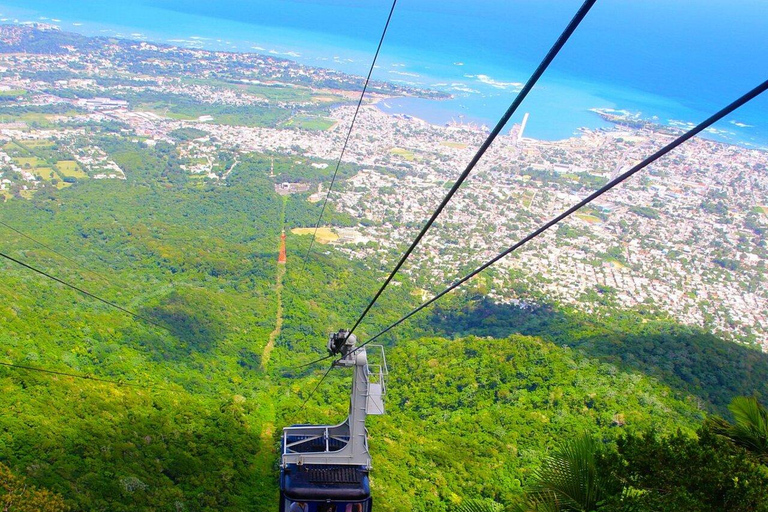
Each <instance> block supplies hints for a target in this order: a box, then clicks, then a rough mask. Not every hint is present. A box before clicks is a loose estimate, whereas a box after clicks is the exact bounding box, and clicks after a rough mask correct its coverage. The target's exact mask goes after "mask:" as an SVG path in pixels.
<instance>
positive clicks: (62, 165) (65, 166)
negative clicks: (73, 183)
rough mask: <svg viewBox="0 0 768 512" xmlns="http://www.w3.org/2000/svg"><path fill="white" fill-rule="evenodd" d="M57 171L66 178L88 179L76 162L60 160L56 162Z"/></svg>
mask: <svg viewBox="0 0 768 512" xmlns="http://www.w3.org/2000/svg"><path fill="white" fill-rule="evenodd" d="M56 171H57V172H58V173H59V174H60V175H61V176H62V177H65V178H66V177H72V178H77V179H83V178H87V177H88V175H87V174H85V173H84V172H83V170H82V169H81V168H80V165H78V163H77V162H75V161H74V160H59V161H58V162H56Z"/></svg>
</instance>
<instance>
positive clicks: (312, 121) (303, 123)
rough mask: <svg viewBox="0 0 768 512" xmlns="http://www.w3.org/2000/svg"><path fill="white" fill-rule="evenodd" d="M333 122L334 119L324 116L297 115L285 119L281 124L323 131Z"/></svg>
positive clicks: (334, 122)
mask: <svg viewBox="0 0 768 512" xmlns="http://www.w3.org/2000/svg"><path fill="white" fill-rule="evenodd" d="M334 124H336V121H334V120H332V119H327V118H325V117H312V116H297V117H292V118H291V119H289V120H288V121H286V122H285V124H283V126H285V127H294V128H300V129H302V130H312V131H325V130H328V129H329V128H330V127H331V126H333V125H334Z"/></svg>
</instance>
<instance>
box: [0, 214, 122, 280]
mask: <svg viewBox="0 0 768 512" xmlns="http://www.w3.org/2000/svg"><path fill="white" fill-rule="evenodd" d="M0 225H1V226H4V227H6V228H7V229H10V230H11V231H13V232H15V233H17V234H19V235H21V236H23V237H24V238H26V239H27V240H31V241H32V242H34V243H36V244H37V245H39V246H40V247H42V248H44V249H47V250H48V251H50V252H52V253H53V254H55V255H57V256H59V257H60V258H64V259H65V260H67V261H69V262H70V263H72V264H74V265H75V266H76V267H77V268H82V265H81V264H80V263H79V262H77V261H75V260H74V259H72V258H70V257H69V256H66V255H64V254H61V253H60V252H59V251H57V250H56V249H54V248H53V247H51V246H49V245H46V244H44V243H43V242H41V241H40V240H37V239H35V238H32V237H31V236H29V235H27V234H26V233H23V232H21V231H19V230H18V229H16V228H15V227H13V226H11V225H9V224H6V223H5V222H2V221H0ZM83 270H84V271H85V272H87V273H89V274H92V275H94V276H96V277H98V278H99V279H101V280H102V281H107V282H109V279H107V278H106V277H104V276H102V275H101V274H99V273H97V272H94V271H92V270H88V269H83Z"/></svg>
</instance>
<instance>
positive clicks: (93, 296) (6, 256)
mask: <svg viewBox="0 0 768 512" xmlns="http://www.w3.org/2000/svg"><path fill="white" fill-rule="evenodd" d="M0 257H3V258H5V259H7V260H9V261H12V262H14V263H16V264H18V265H21V266H22V267H24V268H26V269H29V270H31V271H33V272H37V273H38V274H40V275H42V276H45V277H47V278H48V279H52V280H53V281H56V282H57V283H59V284H63V285H64V286H66V287H67V288H71V289H73V290H75V291H77V292H80V293H82V294H83V295H85V296H86V297H90V298H92V299H95V300H97V301H99V302H101V303H103V304H106V305H107V306H109V307H112V308H115V309H118V310H120V311H122V312H123V313H126V314H128V315H130V316H132V317H133V318H135V319H137V320H143V321H144V322H147V323H148V324H152V325H154V326H155V327H159V328H161V329H163V330H164V331H167V332H169V333H170V334H173V335H175V334H174V332H173V331H171V330H170V329H169V328H168V327H166V326H164V325H161V324H159V323H157V322H155V321H154V320H152V319H150V318H147V317H145V316H142V315H140V314H138V313H134V312H133V311H131V310H130V309H126V308H124V307H122V306H119V305H117V304H115V303H114V302H110V301H108V300H106V299H102V298H101V297H99V296H98V295H94V294H93V293H91V292H89V291H86V290H84V289H82V288H79V287H77V286H75V285H73V284H70V283H68V282H66V281H63V280H61V279H59V278H58V277H55V276H52V275H51V274H48V273H47V272H45V271H43V270H40V269H38V268H35V267H33V266H31V265H27V264H26V263H24V262H23V261H19V260H17V259H16V258H13V257H11V256H8V255H7V254H4V253H2V252H0Z"/></svg>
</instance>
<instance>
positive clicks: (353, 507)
mask: <svg viewBox="0 0 768 512" xmlns="http://www.w3.org/2000/svg"><path fill="white" fill-rule="evenodd" d="M285 510H286V511H287V512H369V510H370V509H369V507H368V503H367V502H366V503H322V502H312V501H291V500H288V499H286V500H285Z"/></svg>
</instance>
